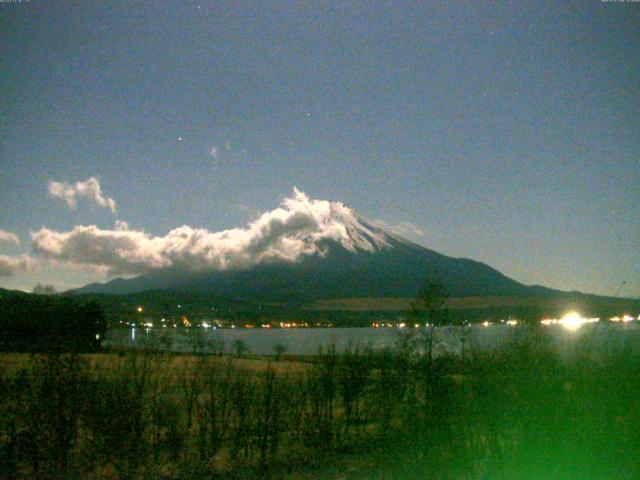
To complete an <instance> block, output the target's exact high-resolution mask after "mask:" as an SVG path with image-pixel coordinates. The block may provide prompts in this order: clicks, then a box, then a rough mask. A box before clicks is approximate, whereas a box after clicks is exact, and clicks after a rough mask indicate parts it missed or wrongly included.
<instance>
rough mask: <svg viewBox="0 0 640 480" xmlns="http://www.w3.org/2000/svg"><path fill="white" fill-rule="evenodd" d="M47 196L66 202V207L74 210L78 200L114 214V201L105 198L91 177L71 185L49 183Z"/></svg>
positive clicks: (96, 181)
mask: <svg viewBox="0 0 640 480" xmlns="http://www.w3.org/2000/svg"><path fill="white" fill-rule="evenodd" d="M48 192H49V196H51V197H53V198H60V199H62V200H64V201H65V202H67V206H68V207H69V208H71V209H75V208H76V207H77V206H78V198H84V199H86V200H89V201H92V202H94V203H95V204H96V205H98V206H100V207H102V208H108V209H109V210H111V212H112V213H116V201H115V200H114V199H113V198H108V197H105V196H104V195H103V194H102V188H101V187H100V182H99V181H98V179H97V178H95V177H91V178H89V179H88V180H85V181H84V182H76V183H74V184H73V185H71V184H69V183H67V182H53V181H51V182H49V186H48Z"/></svg>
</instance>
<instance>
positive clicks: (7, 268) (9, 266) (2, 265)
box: [0, 255, 36, 277]
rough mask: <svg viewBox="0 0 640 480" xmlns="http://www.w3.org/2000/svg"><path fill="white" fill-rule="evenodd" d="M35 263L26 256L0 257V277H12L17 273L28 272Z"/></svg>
mask: <svg viewBox="0 0 640 480" xmlns="http://www.w3.org/2000/svg"><path fill="white" fill-rule="evenodd" d="M35 263H36V262H35V260H34V259H32V258H30V257H29V256H27V255H20V256H19V257H9V256H7V255H0V277H13V276H14V275H17V274H19V273H25V272H28V271H29V270H31V267H33V265H34V264H35Z"/></svg>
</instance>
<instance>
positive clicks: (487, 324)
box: [482, 321, 491, 327]
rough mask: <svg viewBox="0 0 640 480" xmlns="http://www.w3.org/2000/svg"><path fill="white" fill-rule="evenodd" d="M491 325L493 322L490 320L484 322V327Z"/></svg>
mask: <svg viewBox="0 0 640 480" xmlns="http://www.w3.org/2000/svg"><path fill="white" fill-rule="evenodd" d="M489 325H491V323H489V322H488V321H484V322H482V326H483V327H488V326H489Z"/></svg>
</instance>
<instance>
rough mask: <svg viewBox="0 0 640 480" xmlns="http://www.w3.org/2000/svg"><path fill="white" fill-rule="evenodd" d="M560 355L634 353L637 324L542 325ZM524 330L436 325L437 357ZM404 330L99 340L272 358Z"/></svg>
mask: <svg viewBox="0 0 640 480" xmlns="http://www.w3.org/2000/svg"><path fill="white" fill-rule="evenodd" d="M543 328H544V330H545V331H548V332H549V334H550V337H551V339H552V341H553V342H554V343H555V344H556V345H557V346H558V347H559V350H560V352H561V353H563V354H570V353H571V352H572V351H573V350H574V349H575V348H577V347H579V346H582V345H584V344H585V343H586V344H587V345H588V347H589V350H590V351H592V352H596V353H598V352H610V351H612V349H613V350H617V349H623V348H629V349H631V350H632V351H638V350H639V349H640V325H639V324H638V322H629V323H617V324H611V323H609V322H601V323H598V324H591V325H584V326H582V327H581V328H579V329H577V330H568V329H566V328H564V327H562V326H560V325H551V326H548V327H543ZM527 330H528V327H526V326H522V325H518V326H510V325H504V324H498V325H490V326H486V327H485V326H482V325H473V326H470V327H439V328H437V329H436V335H437V338H438V340H439V341H438V348H437V352H436V353H438V354H442V353H445V352H449V353H454V354H460V353H461V352H462V350H463V345H464V348H465V349H467V350H469V349H474V348H478V349H492V348H497V347H499V346H500V345H502V344H504V343H505V342H509V341H510V340H513V339H517V338H518V336H522V335H524V334H526V332H527ZM401 332H406V329H396V328H291V329H285V328H282V329H280V328H279V329H267V328H255V329H213V328H207V329H205V328H201V327H198V328H114V329H110V330H109V331H108V332H107V334H106V337H105V340H104V341H103V346H104V347H105V348H131V347H134V348H139V347H143V346H146V345H150V346H152V347H157V348H168V349H170V350H171V351H174V352H193V351H194V349H195V348H197V349H199V350H200V351H204V352H211V351H213V348H216V346H218V347H222V349H223V351H224V352H225V353H233V352H234V351H235V350H234V342H236V341H237V340H241V341H243V342H244V344H245V345H246V346H247V347H248V349H249V352H250V353H252V354H256V355H274V352H275V349H276V346H277V345H284V346H285V347H286V349H287V353H289V354H291V355H314V354H317V353H318V351H319V350H320V349H321V348H322V349H325V350H326V349H327V348H329V347H331V346H332V345H334V346H335V348H336V350H338V351H343V350H344V349H345V348H347V347H348V346H349V345H359V346H363V347H364V346H366V347H370V348H372V349H374V350H377V349H382V348H385V347H389V346H392V345H393V344H394V342H396V340H397V338H398V335H399V334H400V333H401Z"/></svg>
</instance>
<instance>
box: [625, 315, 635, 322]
mask: <svg viewBox="0 0 640 480" xmlns="http://www.w3.org/2000/svg"><path fill="white" fill-rule="evenodd" d="M622 321H623V322H631V321H633V317H632V316H631V315H624V316H623V317H622Z"/></svg>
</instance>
